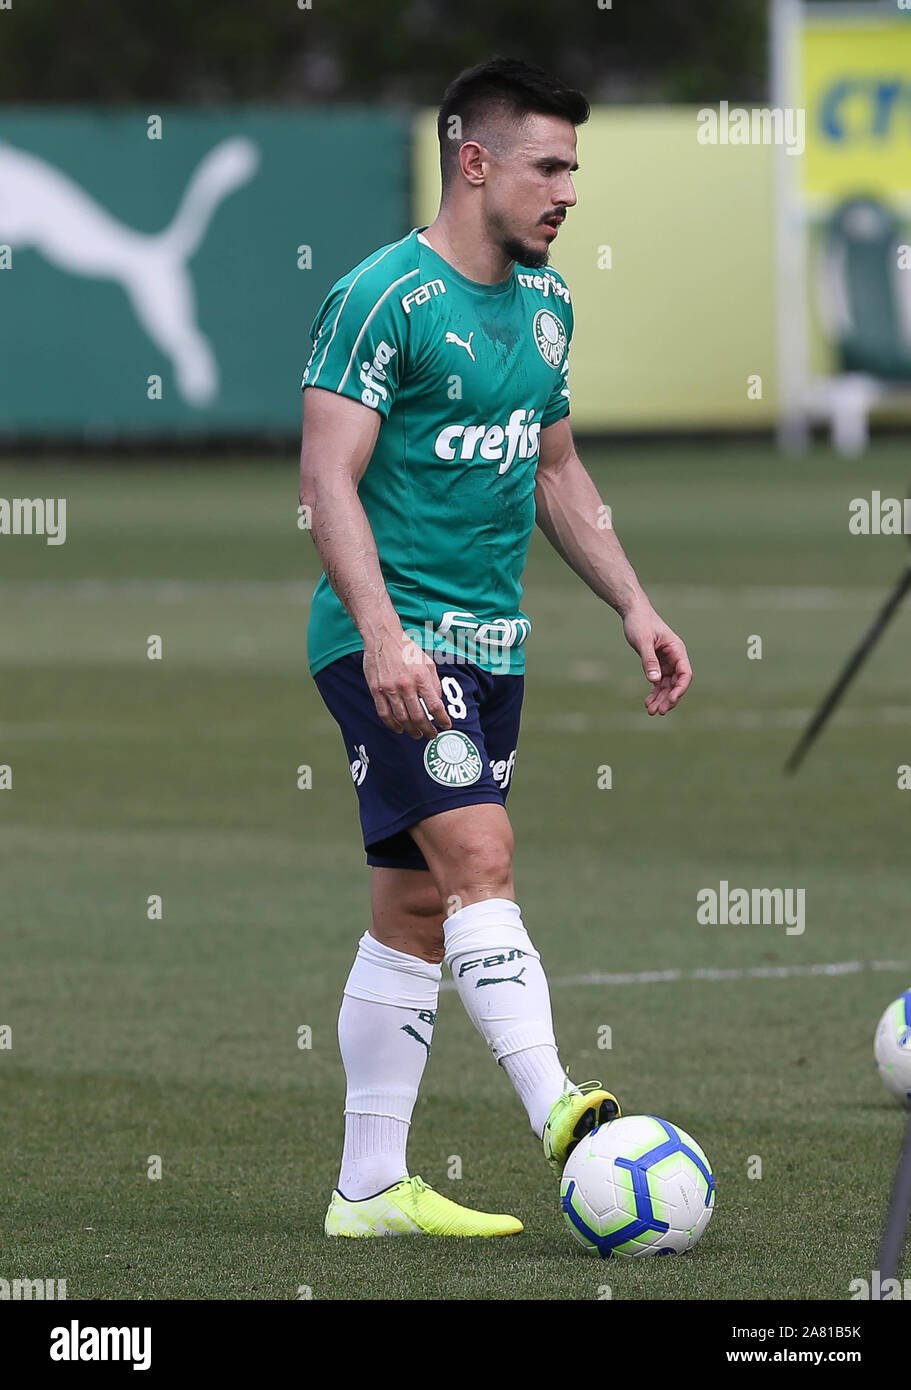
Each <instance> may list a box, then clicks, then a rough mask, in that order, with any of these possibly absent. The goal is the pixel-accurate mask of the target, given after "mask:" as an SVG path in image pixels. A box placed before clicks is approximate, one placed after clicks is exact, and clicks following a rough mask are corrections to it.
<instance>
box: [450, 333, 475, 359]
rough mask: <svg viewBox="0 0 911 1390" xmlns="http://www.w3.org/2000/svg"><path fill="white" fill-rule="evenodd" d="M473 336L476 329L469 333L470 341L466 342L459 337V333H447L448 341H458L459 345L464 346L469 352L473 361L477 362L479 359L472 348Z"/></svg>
mask: <svg viewBox="0 0 911 1390" xmlns="http://www.w3.org/2000/svg"><path fill="white" fill-rule="evenodd" d="M473 337H474V331H472V332H471V333H469V335H468V342H467V343H466V342H463V340H462V339H461V338H460V337H459V335H458V333H447V334H446V341H447V343H458V345H459V347H463V348H464V349H465V351H466V352H467V353H468V356H469V357H470V358H471V360H472V362H477V360H478V359H477V358H476V357H475V355H474V353H473V352H472V350H471V340H472V338H473Z"/></svg>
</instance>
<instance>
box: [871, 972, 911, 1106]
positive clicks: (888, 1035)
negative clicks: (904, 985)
mask: <svg viewBox="0 0 911 1390" xmlns="http://www.w3.org/2000/svg"><path fill="white" fill-rule="evenodd" d="M873 1055H874V1057H875V1058H876V1065H877V1067H878V1068H879V1074H880V1076H881V1077H882V1079H883V1081H884V1083H885V1084H886V1086H887V1087H888V1088H889V1090H890V1091H891V1092H892V1094H893V1096H896V1097H897V1098H898V1100H900V1101H901V1102H902V1104H903V1105H906V1106H908V1107H911V989H906V990H905V992H904V994H901V995H899V997H898V998H897V999H894V1000H893V1001H892V1003H891V1004H890V1005H889V1007H888V1009H886V1012H885V1013H884V1014H883V1016H882V1018H881V1019H880V1020H879V1024H878V1026H877V1029H876V1037H875V1039H874V1041H873Z"/></svg>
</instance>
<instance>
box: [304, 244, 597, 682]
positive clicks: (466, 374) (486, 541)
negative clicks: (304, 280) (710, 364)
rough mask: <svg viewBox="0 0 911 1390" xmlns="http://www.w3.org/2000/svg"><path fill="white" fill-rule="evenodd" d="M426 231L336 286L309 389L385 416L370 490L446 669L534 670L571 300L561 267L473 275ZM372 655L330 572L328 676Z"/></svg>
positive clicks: (319, 656) (314, 625)
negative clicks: (547, 482)
mask: <svg viewBox="0 0 911 1390" xmlns="http://www.w3.org/2000/svg"><path fill="white" fill-rule="evenodd" d="M422 231H423V228H415V229H414V230H413V231H412V232H411V233H410V234H409V235H408V236H406V237H404V238H403V239H402V240H401V241H397V242H393V243H392V244H391V245H390V246H384V247H382V248H381V249H380V250H378V251H375V252H374V253H373V254H372V255H371V256H368V257H367V259H366V260H364V261H361V263H360V265H357V266H355V267H354V269H353V270H351V271H349V272H348V274H347V275H345V276H343V277H342V279H341V280H339V281H338V282H337V284H335V285H334V286H333V287H332V289H331V291H330V292H329V295H328V296H327V298H326V300H325V301H324V303H323V305H322V307H321V308H320V310H319V312H318V314H317V316H316V318H315V320H314V322H313V327H312V329H311V337H312V339H313V351H312V353H311V354H310V360H309V362H308V363H307V368H306V371H305V372H304V375H303V381H302V382H301V386H302V387H322V388H323V389H325V390H327V391H335V392H336V393H338V394H339V395H343V396H349V397H350V398H351V399H352V400H356V401H361V402H362V403H363V404H364V405H366V406H368V407H369V408H370V409H371V410H375V411H377V412H378V414H379V415H380V416H381V417H382V421H381V424H380V427H379V435H378V438H377V442H376V447H375V448H374V451H373V454H372V456H371V458H370V462H369V463H368V465H367V469H366V471H365V473H364V476H363V478H362V479H361V481H360V484H359V486H358V496H359V498H360V501H361V503H362V505H363V507H364V511H365V512H366V514H367V518H368V520H369V522H370V526H371V529H372V531H373V534H374V537H375V538H376V545H377V551H378V553H379V559H380V566H381V568H382V573H383V579H384V581H385V584H386V588H387V589H388V591H389V596H390V598H391V600H392V604H393V607H394V608H395V611H396V613H397V614H398V615H399V617H400V618H401V620H402V626H403V627H404V629H405V631H406V633H407V634H408V636H409V637H412V638H413V639H414V640H415V641H416V642H417V643H418V644H419V645H420V646H422V647H423V648H424V649H425V651H430V652H436V653H439V655H438V656H437V660H449V659H452V660H456V661H458V660H465V661H472V662H475V663H476V664H477V665H478V666H480V667H481V668H482V669H483V670H486V671H495V672H503V673H509V674H518V673H520V672H522V671H524V669H525V653H524V643H525V640H526V638H527V637H528V634H529V632H530V630H531V621H530V619H529V618H528V617H527V616H526V615H525V614H524V613H523V612H522V611H521V607H520V605H521V600H522V582H521V581H522V572H523V570H524V568H525V562H526V557H527V554H528V544H529V540H530V538H531V531H532V527H533V525H534V520H535V501H534V491H535V472H536V468H537V462H538V444H539V439H540V434H541V430H542V429H544V428H546V427H547V426H548V425H552V424H554V423H555V422H556V421H557V420H560V419H562V417H563V416H564V415H566V414H567V413H568V411H569V386H568V384H567V372H568V362H567V352H568V349H569V343H570V339H571V337H572V329H573V313H572V308H571V306H570V298H569V290H568V289H567V287H566V285H565V284H564V282H563V280H562V279H561V277H560V276H559V275H558V274H557V273H556V272H555V271H553V270H551V269H550V268H547V269H544V270H532V269H528V268H525V267H522V266H519V265H516V266H515V267H514V269H513V273H512V275H511V276H510V277H509V279H508V280H504V281H501V282H500V283H498V284H494V285H483V284H478V283H476V282H475V281H474V280H468V279H466V278H465V276H464V275H460V274H459V272H458V271H457V270H454V269H453V267H452V266H451V265H450V264H449V262H448V261H445V260H444V259H443V258H442V256H440V255H438V254H437V252H436V251H434V249H433V247H432V246H431V245H430V243H429V242H428V241H427V240H426V239H425V238H424V237H423V236H422V234H421V233H422ZM363 645H364V643H363V640H362V638H361V636H360V633H359V632H358V630H357V627H356V626H355V624H354V622H353V621H352V619H351V618H350V616H349V615H348V613H347V611H346V609H345V607H344V605H343V604H342V603H341V601H340V600H339V598H338V597H337V595H336V594H335V592H334V590H333V589H332V587H331V586H330V584H329V582H328V581H327V579H326V576H325V575H323V576H322V578H321V579H320V581H319V583H318V585H317V587H316V591H315V593H314V595H313V604H312V608H311V612H310V622H309V626H308V633H307V648H308V658H309V663H310V670H311V672H312V673H313V674H315V673H316V672H317V671H319V670H321V669H322V668H323V667H324V666H327V665H328V664H329V662H330V661H335V660H336V658H338V657H340V656H344V655H345V654H346V653H347V652H352V651H357V650H358V649H359V648H362V647H363Z"/></svg>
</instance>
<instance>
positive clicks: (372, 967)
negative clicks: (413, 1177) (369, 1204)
mask: <svg viewBox="0 0 911 1390" xmlns="http://www.w3.org/2000/svg"><path fill="white" fill-rule="evenodd" d="M442 973H443V972H442V970H441V969H440V967H439V966H438V965H431V964H430V962H429V961H426V960H421V959H420V958H419V957H418V956H409V955H407V954H406V953H405V952H403V951H395V950H393V949H392V947H391V946H384V945H383V944H382V943H381V942H379V941H377V940H375V938H374V937H372V936H370V935H369V933H365V934H364V936H363V937H362V938H361V940H360V942H359V943H358V951H357V956H356V957H355V960H354V964H353V965H352V967H351V973H350V975H349V976H348V982H347V984H346V985H345V993H344V998H343V999H342V1007H341V1010H340V1011H339V1017H338V1041H339V1048H340V1050H341V1054H342V1062H343V1064H344V1067H345V1076H346V1079H347V1083H348V1086H347V1093H346V1097H345V1146H344V1150H343V1153H342V1165H341V1171H340V1173H339V1179H338V1190H339V1192H341V1194H342V1196H343V1197H347V1198H348V1199H349V1200H350V1201H362V1200H363V1199H364V1198H365V1197H373V1196H375V1194H376V1193H378V1192H382V1191H384V1190H385V1188H387V1187H392V1186H393V1185H394V1184H395V1183H397V1182H400V1181H401V1180H402V1178H406V1177H407V1176H408V1164H407V1159H406V1150H407V1144H408V1129H409V1125H410V1123H411V1114H412V1111H413V1110H414V1103H415V1101H416V1099H417V1094H418V1087H419V1086H420V1083H421V1077H422V1076H423V1074H424V1067H425V1066H426V1064H427V1058H428V1056H429V1055H430V1044H431V1041H432V1039H433V1025H434V1023H435V1021H436V1010H437V1002H438V995H439V988H440V978H441V976H442Z"/></svg>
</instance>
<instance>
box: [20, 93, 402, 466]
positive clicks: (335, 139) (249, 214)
mask: <svg viewBox="0 0 911 1390" xmlns="http://www.w3.org/2000/svg"><path fill="white" fill-rule="evenodd" d="M409 138H410V135H409V123H408V119H407V117H406V116H405V115H404V114H401V113H396V112H392V113H389V112H383V113H379V112H377V111H376V110H374V109H367V108H363V109H353V108H339V109H335V110H326V109H323V110H320V111H312V112H311V111H306V110H301V111H294V112H288V111H284V110H283V111H278V110H262V109H257V108H253V109H251V108H245V107H233V108H228V109H223V110H213V111H208V112H206V113H200V112H197V111H189V110H173V109H171V110H169V109H163V110H161V111H159V112H156V113H150V112H148V111H137V110H122V109H121V110H118V111H117V112H115V113H108V112H102V111H91V110H86V109H84V108H60V109H53V110H50V109H47V108H43V109H40V110H34V109H25V108H9V107H7V108H5V109H3V110H2V111H0V437H4V436H5V437H7V438H10V437H19V438H25V437H29V436H43V437H54V436H57V437H73V436H79V437H86V438H89V439H93V440H104V439H105V438H120V437H125V436H132V437H158V438H164V437H180V436H198V435H202V434H229V433H232V432H238V433H243V432H263V431H276V432H282V433H286V432H293V431H295V430H296V429H297V427H298V424H299V419H300V401H299V386H300V377H301V373H302V371H303V369H304V366H305V365H306V362H307V358H308V356H309V354H310V340H309V334H308V330H309V327H310V323H311V321H312V318H313V315H314V313H315V311H316V309H317V308H318V307H319V305H320V303H321V302H322V300H323V298H324V296H325V294H326V292H327V291H328V289H329V287H330V286H331V285H332V283H333V281H334V280H336V279H337V278H338V277H339V276H340V275H342V274H344V272H345V271H347V270H349V269H350V268H351V266H352V265H355V264H356V263H357V262H358V261H359V260H361V259H363V257H364V256H366V255H367V254H368V253H369V252H370V251H372V250H373V249H374V248H375V247H377V246H380V245H382V244H383V243H385V242H389V241H393V240H395V239H396V238H397V237H399V236H401V235H402V234H403V232H405V231H407V230H408V228H409V227H410V226H411V221H410V218H411V207H410V189H409V157H410V156H409Z"/></svg>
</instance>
